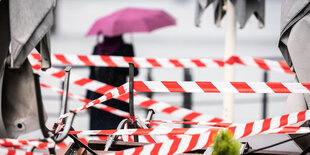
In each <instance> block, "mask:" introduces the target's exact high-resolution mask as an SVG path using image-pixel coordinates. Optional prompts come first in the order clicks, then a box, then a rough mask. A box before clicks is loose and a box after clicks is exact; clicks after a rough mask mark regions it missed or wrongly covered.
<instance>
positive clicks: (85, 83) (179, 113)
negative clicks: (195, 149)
mask: <svg viewBox="0 0 310 155" xmlns="http://www.w3.org/2000/svg"><path fill="white" fill-rule="evenodd" d="M32 67H33V69H34V70H35V71H37V72H39V73H42V74H46V75H48V76H52V77H54V78H56V79H59V80H63V79H64V76H65V72H64V71H63V70H59V69H56V68H53V67H52V68H50V69H48V70H47V71H45V72H41V71H40V68H41V67H40V65H39V64H35V63H33V66H32ZM70 83H72V84H74V85H76V86H79V87H82V88H85V89H88V90H91V91H94V92H97V93H100V94H104V93H106V92H107V91H108V90H110V89H113V88H114V87H113V86H110V85H107V84H104V83H102V82H100V81H96V80H91V79H88V78H84V77H80V76H78V75H75V74H74V73H71V74H70ZM117 99H119V100H122V101H125V102H128V100H129V95H128V94H125V95H122V96H120V97H117ZM134 103H135V104H136V105H139V106H141V107H144V108H151V109H153V110H155V111H158V112H162V113H166V114H169V115H171V116H175V117H176V118H181V119H185V120H189V121H205V122H221V121H223V120H222V119H220V118H217V117H213V116H209V115H206V114H202V113H200V112H196V111H193V110H189V109H186V108H181V107H176V106H172V105H169V104H167V103H164V102H159V101H155V100H153V99H150V98H147V97H144V96H142V95H135V102H134Z"/></svg>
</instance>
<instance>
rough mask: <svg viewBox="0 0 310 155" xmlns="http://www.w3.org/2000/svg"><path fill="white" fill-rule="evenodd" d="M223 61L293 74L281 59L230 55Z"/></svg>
mask: <svg viewBox="0 0 310 155" xmlns="http://www.w3.org/2000/svg"><path fill="white" fill-rule="evenodd" d="M225 63H226V64H230V65H234V64H240V65H244V66H251V67H256V68H260V69H263V70H267V71H277V72H282V73H287V74H295V73H294V72H292V71H291V70H290V67H289V66H288V64H287V63H286V62H283V61H273V60H266V59H259V58H252V57H245V56H241V57H239V56H232V57H230V58H229V59H227V60H226V61H225Z"/></svg>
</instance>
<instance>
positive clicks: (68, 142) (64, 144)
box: [55, 136, 108, 149]
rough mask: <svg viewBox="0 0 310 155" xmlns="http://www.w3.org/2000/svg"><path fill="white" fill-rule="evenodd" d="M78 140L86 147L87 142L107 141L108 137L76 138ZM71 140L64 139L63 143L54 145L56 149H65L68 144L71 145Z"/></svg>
mask: <svg viewBox="0 0 310 155" xmlns="http://www.w3.org/2000/svg"><path fill="white" fill-rule="evenodd" d="M78 139H79V140H80V141H81V142H82V143H84V144H85V145H88V142H89V141H90V140H107V139H108V137H107V136H91V137H78ZM72 142H73V140H71V139H68V138H67V139H65V140H64V141H62V142H61V143H58V144H56V147H55V148H56V149H65V148H67V147H68V146H69V144H70V143H72Z"/></svg>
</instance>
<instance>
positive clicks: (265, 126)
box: [111, 110, 310, 154]
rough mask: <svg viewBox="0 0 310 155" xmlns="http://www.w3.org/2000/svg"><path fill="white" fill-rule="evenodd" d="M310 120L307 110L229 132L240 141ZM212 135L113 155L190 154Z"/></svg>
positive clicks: (238, 127)
mask: <svg viewBox="0 0 310 155" xmlns="http://www.w3.org/2000/svg"><path fill="white" fill-rule="evenodd" d="M309 119H310V111H309V110H307V111H301V112H296V113H291V114H286V115H282V116H279V117H274V118H268V119H265V120H260V121H255V122H250V123H243V124H234V126H230V127H229V128H228V130H230V131H232V133H233V135H234V137H235V138H237V139H239V138H244V137H248V136H252V135H256V134H259V133H263V132H267V131H270V130H272V129H277V128H280V127H284V126H287V125H291V124H295V123H299V122H302V121H305V120H309ZM212 133H213V135H215V134H217V132H216V131H211V132H209V133H205V134H200V135H199V134H198V135H193V136H189V137H182V138H179V139H174V140H170V141H165V142H162V143H156V144H149V145H145V146H141V147H136V148H131V149H127V150H123V151H118V152H115V153H111V154H176V153H183V152H188V151H192V150H195V149H201V148H203V147H207V146H209V145H210V144H212V143H213V137H214V136H210V134H212ZM201 137H203V138H201Z"/></svg>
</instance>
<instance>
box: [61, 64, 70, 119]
mask: <svg viewBox="0 0 310 155" xmlns="http://www.w3.org/2000/svg"><path fill="white" fill-rule="evenodd" d="M64 71H65V80H64V89H63V93H62V100H61V109H60V115H62V114H65V113H66V112H67V102H68V92H69V80H70V71H71V66H67V67H66V68H65V69H64ZM63 121H64V122H65V119H63Z"/></svg>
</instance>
